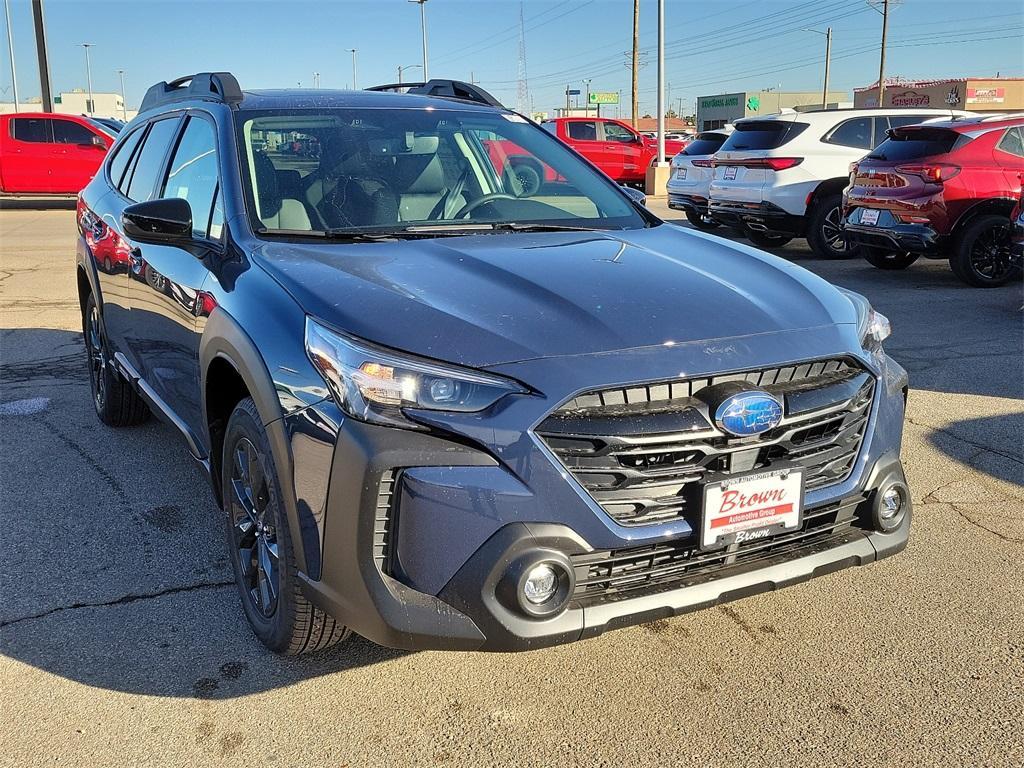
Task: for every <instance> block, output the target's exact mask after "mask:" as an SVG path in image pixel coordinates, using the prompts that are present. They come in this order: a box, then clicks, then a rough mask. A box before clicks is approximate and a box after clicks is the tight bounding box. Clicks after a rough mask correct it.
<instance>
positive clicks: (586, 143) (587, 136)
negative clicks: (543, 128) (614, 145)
mask: <svg viewBox="0 0 1024 768" xmlns="http://www.w3.org/2000/svg"><path fill="white" fill-rule="evenodd" d="M565 134H566V140H567V141H568V143H569V145H570V146H572V148H573V149H575V150H576V151H577V152H579V153H580V154H581V155H583V156H584V157H585V158H587V160H589V161H590V162H592V163H593V164H594V165H596V166H597V167H598V168H600V169H601V170H602V171H604V172H605V173H608V175H609V176H611V175H612V174H611V173H609V171H608V168H607V167H606V166H607V164H608V158H607V157H606V156H605V154H606V153H605V147H604V142H603V141H601V140H600V136H599V135H598V132H597V121H596V120H566V121H565Z"/></svg>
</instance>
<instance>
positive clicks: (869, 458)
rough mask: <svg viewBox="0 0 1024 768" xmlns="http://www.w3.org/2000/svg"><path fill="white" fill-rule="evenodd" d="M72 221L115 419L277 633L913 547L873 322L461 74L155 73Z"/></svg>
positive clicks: (735, 580)
mask: <svg viewBox="0 0 1024 768" xmlns="http://www.w3.org/2000/svg"><path fill="white" fill-rule="evenodd" d="M77 223H78V229H79V234H80V237H79V240H78V249H77V264H78V290H79V297H80V300H81V307H82V318H83V328H84V335H85V345H86V350H87V354H88V364H89V371H90V378H91V383H92V389H91V393H92V398H93V403H94V406H95V409H96V412H97V414H98V416H99V418H100V420H101V421H102V422H103V423H105V424H107V425H110V426H127V425H130V424H134V423H137V422H140V421H142V420H143V419H145V418H146V417H147V416H148V415H149V414H150V413H156V414H157V415H158V416H160V417H161V418H163V419H164V420H165V421H167V422H169V423H170V424H171V425H173V427H174V428H176V430H177V431H179V432H180V433H181V435H182V437H183V438H184V440H185V443H186V444H187V446H188V449H189V451H190V452H191V454H192V455H193V456H194V458H195V460H196V461H197V462H198V464H199V465H200V466H201V467H202V468H203V470H204V471H205V472H206V473H207V474H208V475H209V477H210V480H211V484H212V487H213V493H214V495H215V497H216V499H217V503H218V504H219V505H220V506H221V507H222V508H223V510H224V512H225V515H224V519H225V531H226V538H227V542H228V546H229V550H230V555H231V562H232V567H233V571H234V576H235V579H236V581H237V584H238V591H239V595H240V597H241V603H242V608H243V609H244V611H245V614H246V616H247V618H248V620H249V622H250V623H251V625H252V628H253V630H254V631H255V633H256V635H257V636H258V637H259V638H260V640H261V641H263V642H264V643H265V644H266V645H267V646H268V647H270V648H272V649H274V650H275V651H281V652H287V653H299V652H303V651H308V650H314V649H317V648H322V647H324V646H327V645H329V644H331V643H333V642H336V641H338V640H341V639H343V638H344V637H346V636H347V635H348V634H349V633H350V632H352V631H354V632H358V633H359V634H361V635H364V636H365V637H367V638H370V639H371V640H373V641H376V642H378V643H381V644H383V645H388V646H393V647H398V648H407V649H422V648H447V649H467V650H469V649H484V650H523V649H530V648H537V647H540V646H545V645H551V644H554V643H563V642H569V641H573V640H579V639H581V638H585V637H590V636H593V635H597V634H599V633H601V632H603V631H605V630H608V629H614V628H617V627H622V626H626V625H629V624H634V623H637V622H645V621H650V620H652V619H656V618H659V617H663V616H670V615H673V614H678V613H682V612H686V611H691V610H694V609H698V608H703V607H707V606H712V605H715V604H717V603H721V602H724V601H727V600H733V599H736V598H739V597H743V596H745V595H750V594H754V593H757V592H761V591H764V590H769V589H775V588H778V587H782V586H785V585H788V584H793V583H796V582H800V581H803V580H806V579H808V578H811V577H814V576H817V575H819V574H824V573H829V572H832V571H835V570H837V569H840V568H844V567H847V566H851V565H863V564H866V563H869V562H872V561H874V560H877V559H879V558H882V557H886V556H888V555H892V554H894V553H896V552H898V551H900V550H901V549H902V548H903V547H904V546H905V544H906V541H907V535H908V530H909V527H910V516H911V509H910V507H911V503H910V495H909V493H908V490H907V486H906V480H905V477H904V473H903V470H902V467H901V464H900V458H899V449H900V438H901V433H902V425H903V417H904V404H905V399H906V392H907V376H906V373H905V371H904V370H903V369H902V368H900V366H899V365H897V364H896V363H895V362H893V360H892V359H891V358H889V357H888V356H887V355H886V353H885V352H884V351H883V349H882V342H883V341H884V340H885V338H886V337H887V336H888V335H889V324H888V322H887V321H886V319H885V318H884V317H883V316H882V315H880V314H878V313H877V312H875V311H874V310H872V308H871V307H870V306H869V304H868V302H867V301H866V300H865V299H863V298H862V297H860V296H858V295H856V294H853V293H849V292H846V291H843V290H840V289H838V288H835V287H833V286H832V285H830V284H829V283H827V282H825V281H824V280H821V279H819V278H817V277H815V276H814V275H813V274H811V273H809V272H806V271H804V270H803V269H800V268H798V267H796V266H793V265H791V264H789V263H787V262H785V261H782V260H780V259H778V258H775V257H773V256H770V255H767V254H765V253H762V252H760V251H757V250H754V249H751V248H748V247H744V246H740V245H736V244H733V243H730V242H727V241H725V240H721V239H717V238H715V237H712V236H709V235H705V234H701V233H698V232H693V231H687V230H684V229H681V228H679V227H677V226H674V225H671V224H667V223H664V222H662V221H660V220H659V219H657V218H656V217H655V216H654V215H652V214H651V213H650V212H649V211H647V210H646V209H645V208H644V207H643V206H642V205H641V204H640V203H639V202H638V201H637V200H636V198H635V197H634V196H633V193H631V192H627V191H625V190H623V189H621V188H619V187H617V186H616V185H615V184H614V183H612V182H611V181H610V180H609V179H608V178H607V177H605V176H604V175H603V174H601V173H600V172H599V171H597V170H596V169H595V168H594V167H592V166H591V165H590V164H588V163H587V161H585V160H583V159H582V158H581V157H580V156H579V155H577V154H575V153H574V152H573V150H572V149H570V148H569V147H567V146H565V145H564V144H562V143H560V142H559V141H558V139H557V138H555V137H553V136H551V135H550V134H549V133H547V132H546V131H544V130H541V129H540V128H539V127H537V126H536V125H534V124H533V123H531V122H530V121H529V120H526V119H525V118H523V117H521V116H520V115H518V114H516V113H514V112H512V111H509V110H507V109H504V108H502V107H501V105H500V104H498V103H497V102H495V101H494V100H493V98H492V97H490V96H489V95H488V94H487V93H486V92H483V91H481V90H479V89H478V88H475V87H474V86H471V85H467V84H465V83H459V82H457V81H450V80H432V81H430V82H429V83H421V84H416V85H414V86H412V87H410V86H403V87H402V88H396V87H393V86H381V87H379V88H376V89H371V90H368V91H361V92H334V91H323V90H316V91H303V90H287V91H242V90H241V89H240V88H239V85H238V83H237V81H236V80H235V78H234V77H232V76H231V75H230V74H227V73H203V74H197V75H193V76H191V77H189V78H183V79H181V80H177V81H173V82H170V83H159V84H157V85H155V86H153V87H152V88H150V89H149V91H148V92H147V94H146V97H145V99H144V101H143V104H142V110H141V113H140V114H139V116H138V117H137V118H136V119H135V120H133V121H132V122H131V123H130V124H129V125H128V126H126V127H125V129H124V130H123V131H122V132H121V134H120V135H119V137H118V140H117V143H116V145H115V146H114V147H113V149H112V151H111V152H110V154H109V157H108V159H107V160H106V162H105V163H104V165H103V167H102V169H101V170H100V172H99V173H98V174H97V175H96V177H95V178H94V179H93V181H92V182H91V183H90V184H89V185H88V186H87V187H86V188H85V189H84V190H83V191H82V193H81V195H80V198H79V201H78V211H77Z"/></svg>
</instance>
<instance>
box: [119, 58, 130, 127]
mask: <svg viewBox="0 0 1024 768" xmlns="http://www.w3.org/2000/svg"><path fill="white" fill-rule="evenodd" d="M117 74H118V76H119V77H120V78H121V117H123V118H124V121H125V122H126V123H127V122H128V102H127V101H125V100H124V70H123V69H119V70H117Z"/></svg>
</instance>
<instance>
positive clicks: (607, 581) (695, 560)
mask: <svg viewBox="0 0 1024 768" xmlns="http://www.w3.org/2000/svg"><path fill="white" fill-rule="evenodd" d="M862 505H863V508H862ZM867 507H868V497H867V496H866V495H858V496H852V497H850V498H847V499H843V500H842V501H839V502H835V503H833V504H828V505H826V506H822V507H817V508H814V509H809V510H806V511H805V513H804V519H803V525H802V526H801V527H800V528H799V529H797V530H795V531H787V532H785V533H780V534H776V535H775V536H772V537H769V538H766V539H755V540H752V541H746V542H743V543H741V544H733V545H730V546H729V547H728V548H726V549H723V550H719V551H715V552H702V551H701V550H699V549H698V548H697V546H696V543H695V540H694V538H693V537H689V538H687V539H684V540H680V541H671V542H665V543H662V544H654V545H651V546H645V547H633V548H630V549H618V550H605V551H600V552H587V553H585V554H579V555H572V556H571V557H570V560H571V562H572V564H573V568H574V570H575V573H576V590H575V592H574V593H573V600H574V601H575V602H576V603H577V604H578V605H583V606H585V605H587V604H591V605H592V604H595V603H599V602H608V601H614V600H624V599H628V598H632V597H639V596H642V595H647V594H655V593H658V592H663V591H667V590H671V589H679V588H681V587H690V586H696V585H698V584H704V583H706V582H709V581H712V580H716V579H722V578H725V577H727V576H733V575H737V574H739V573H744V572H747V571H750V570H755V569H758V568H765V567H768V566H770V565H774V564H776V563H780V562H786V561H788V560H793V559H795V558H797V557H803V556H806V555H810V554H814V553H815V552H820V551H824V550H827V549H832V548H834V547H837V546H839V545H841V544H845V543H846V542H848V541H854V540H856V539H858V538H860V537H861V536H862V535H863V530H862V529H861V528H860V527H858V526H859V524H860V521H861V520H866V519H867V515H868V509H867Z"/></svg>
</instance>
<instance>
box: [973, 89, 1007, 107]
mask: <svg viewBox="0 0 1024 768" xmlns="http://www.w3.org/2000/svg"><path fill="white" fill-rule="evenodd" d="M1005 100H1006V89H1005V88H968V89H967V103H968V104H1002V103H1003V101H1005Z"/></svg>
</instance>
